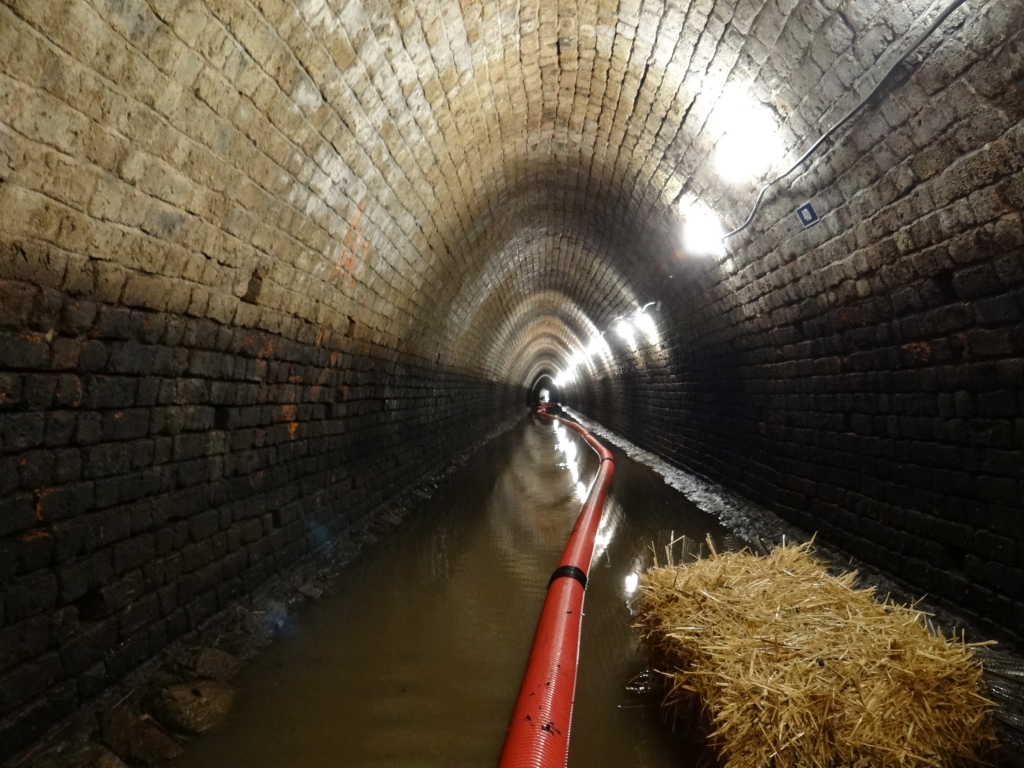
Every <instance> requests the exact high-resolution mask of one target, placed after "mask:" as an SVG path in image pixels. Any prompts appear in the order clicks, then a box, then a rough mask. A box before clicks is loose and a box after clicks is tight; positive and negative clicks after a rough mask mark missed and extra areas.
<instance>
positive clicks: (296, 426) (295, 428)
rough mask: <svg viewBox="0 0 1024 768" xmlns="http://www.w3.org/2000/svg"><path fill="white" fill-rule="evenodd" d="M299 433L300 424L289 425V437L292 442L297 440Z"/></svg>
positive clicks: (294, 422) (291, 423)
mask: <svg viewBox="0 0 1024 768" xmlns="http://www.w3.org/2000/svg"><path fill="white" fill-rule="evenodd" d="M298 431H299V422H297V421H293V422H290V423H289V424H288V435H289V436H290V437H291V439H292V440H294V439H295V433H296V432H298Z"/></svg>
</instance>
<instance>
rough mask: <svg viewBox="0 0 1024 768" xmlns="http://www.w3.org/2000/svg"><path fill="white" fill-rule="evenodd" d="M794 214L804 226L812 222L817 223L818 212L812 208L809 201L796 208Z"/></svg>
mask: <svg viewBox="0 0 1024 768" xmlns="http://www.w3.org/2000/svg"><path fill="white" fill-rule="evenodd" d="M796 216H797V218H798V219H800V223H801V224H803V225H804V227H809V226H811V225H812V224H817V223H818V212H817V211H815V210H814V206H813V205H811V204H810V203H807V205H805V206H802V207H801V208H797V209H796Z"/></svg>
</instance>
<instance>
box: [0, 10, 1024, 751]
mask: <svg viewBox="0 0 1024 768" xmlns="http://www.w3.org/2000/svg"><path fill="white" fill-rule="evenodd" d="M939 10H941V7H940V4H938V3H932V2H929V1H928V0H892V1H891V2H881V1H880V0H693V1H692V2H687V1H686V0H481V1H479V2H477V1H475V0H461V1H458V2H457V1H456V0H391V2H386V1H385V0H2V2H0V745H2V746H0V759H3V758H4V757H6V756H9V755H10V754H12V753H13V752H14V751H16V750H17V749H19V748H21V747H23V746H25V745H26V744H28V743H30V742H31V741H32V740H33V739H35V738H37V737H38V736H39V735H40V734H41V733H42V732H44V731H45V730H46V729H47V728H48V727H49V726H50V725H51V724H53V723H54V722H56V721H57V720H59V719H60V718H62V717H63V716H65V715H67V714H68V713H70V712H72V711H73V710H75V708H76V707H78V706H79V705H81V704H82V703H84V702H86V701H88V700H90V699H91V698H92V697H94V696H95V695H96V694H97V693H98V692H100V691H102V690H103V689H104V688H105V687H107V686H109V685H110V684H112V683H114V682H116V681H117V680H119V679H120V678H122V677H123V676H124V675H125V674H126V673H127V672H128V671H130V670H132V669H133V668H135V667H137V666H138V665H139V664H140V663H141V662H143V661H145V660H146V659H148V658H150V657H152V656H153V655H154V654H156V653H158V652H159V651H160V650H161V649H163V648H165V647H166V646H167V644H168V643H170V642H172V641H173V640H175V639H176V638H178V637H180V636H182V635H183V634H184V633H186V632H188V631H189V630H190V629H192V628H195V627H196V626H197V625H199V624H200V623H201V622H203V621H204V620H205V619H207V618H208V617H210V616H212V615H214V614H216V613H217V612H218V611H221V610H223V609H225V608H227V607H228V606H230V605H232V604H233V603H234V602H235V601H237V600H239V599H241V598H243V597H244V596H245V595H246V594H248V593H250V592H251V591H252V590H254V589H255V588H256V587H258V586H259V585H261V584H262V583H263V582H265V580H266V579H267V578H268V577H269V576H270V575H272V574H274V573H275V572H277V571H279V570H280V569H282V568H283V567H285V566H287V565H289V564H291V563H294V562H296V561H298V560H300V559H301V558H302V557H303V556H304V554H306V553H308V552H310V551H311V550H313V549H315V548H316V547H317V546H318V545H320V544H321V543H323V542H325V541H328V540H330V538H331V536H332V535H333V534H334V533H335V532H337V531H339V530H341V529H342V528H344V526H345V525H346V523H347V522H349V521H352V520H354V519H356V518H357V517H359V516H361V515H363V514H365V513H366V512H367V511H369V510H371V509H372V508H374V507H375V506H377V505H379V504H380V503H382V502H383V501H385V500H387V499H389V498H391V497H392V496H394V495H395V494H396V493H398V492H399V491H401V490H402V489H403V488H406V487H408V486H410V485H411V484H412V483H414V482H415V481H416V480H417V479H418V478H420V477H422V476H424V475H425V474H426V473H429V472H431V471H434V470H437V469H438V468H439V467H443V466H444V465H445V464H446V462H448V461H449V460H450V458H451V457H452V456H454V455H455V454H456V453H458V452H459V451H461V450H465V449H466V448H467V447H468V446H470V445H471V444H472V443H473V441H474V440H476V439H477V438H478V437H479V436H480V435H482V434H484V433H485V432H487V431H488V430H489V429H491V428H493V427H494V426H496V425H497V424H499V423H501V422H503V421H505V420H508V419H509V418H511V417H513V416H515V415H517V414H525V412H526V410H525V403H526V401H527V400H528V399H529V396H530V393H531V392H532V391H534V390H535V389H536V385H538V382H543V383H544V384H545V385H550V388H551V391H552V392H553V393H556V396H557V397H558V398H559V399H560V400H561V401H562V402H564V403H566V404H568V405H571V406H572V407H574V408H576V409H577V410H579V411H580V412H582V413H583V414H586V415H587V416H589V417H591V418H593V419H594V420H596V421H598V422H599V423H601V424H603V425H605V426H606V427H608V428H609V429H612V430H614V431H616V432H618V433H620V434H621V435H624V436H625V437H627V438H628V439H630V440H632V441H633V442H635V443H637V444H638V445H640V446H641V447H643V448H646V449H648V450H650V451H653V452H655V453H657V454H659V455H660V456H662V457H663V458H665V459H666V460H668V461H670V462H671V463H673V464H675V465H677V466H679V467H682V468H684V469H686V470H689V471H692V472H696V473H698V474H700V475H703V476H705V477H707V478H709V479H711V480H713V481H715V482H717V483H719V484H721V485H722V486H724V487H725V488H727V489H730V490H731V491H734V492H737V493H739V494H741V495H743V496H745V497H746V498H748V499H749V500H751V501H753V502H756V503H758V504H761V505H763V506H765V507H767V508H769V509H771V510H773V511H775V512H776V513H778V514H779V515H781V516H782V517H783V518H785V519H786V520H788V521H790V522H792V523H795V524H796V525H798V526H800V527H801V528H803V529H805V530H806V531H808V532H817V535H818V536H819V538H820V539H821V540H823V541H826V542H828V543H830V544H832V545H834V546H837V547H839V548H841V549H842V550H844V551H846V552H849V553H850V554H852V555H854V556H856V557H857V558H859V559H861V560H863V561H865V562H867V563H870V564H872V565H875V566H878V567H879V568H881V569H883V570H884V571H886V572H887V573H890V574H892V575H893V576H896V577H898V578H900V579H902V580H904V581H905V582H907V583H908V584H910V585H911V587H912V588H913V589H914V590H916V591H917V592H919V593H929V594H932V595H936V596H939V597H941V598H944V599H945V600H948V601H950V602H951V603H953V604H956V605H958V606H960V607H961V608H962V609H964V610H968V611H971V612H973V613H974V614H976V615H978V616H980V617H983V618H986V619H988V620H991V621H993V622H995V623H996V624H998V625H1001V626H1002V627H1003V628H1005V629H1006V630H1007V631H1008V632H1009V633H1011V634H1015V635H1016V636H1017V637H1020V636H1022V635H1024V511H1022V498H1024V391H1022V382H1024V322H1022V313H1024V230H1022V224H1021V209H1022V207H1024V170H1022V168H1024V2H1021V0H968V1H967V2H966V3H963V4H962V5H961V6H960V7H958V8H957V9H956V10H955V12H953V13H952V15H950V16H949V18H948V19H947V20H945V22H944V23H943V24H942V25H941V26H939V27H938V29H937V30H936V31H935V33H934V34H933V35H931V36H930V37H929V38H928V39H927V40H926V41H925V42H924V43H923V44H922V45H921V46H920V47H919V48H918V49H916V50H914V52H913V53H912V55H911V56H910V57H909V58H908V59H907V60H906V61H905V62H903V63H902V64H900V65H899V66H898V67H897V68H896V70H895V71H894V72H893V74H892V76H891V77H889V78H887V79H885V80H884V81H883V80H882V76H883V74H884V73H885V72H886V70H887V68H888V67H889V65H890V64H891V63H892V62H893V61H894V57H898V56H899V55H900V54H901V53H902V52H903V51H904V50H905V49H906V47H907V46H908V45H909V44H910V43H911V42H912V41H913V39H914V38H915V36H916V35H918V33H919V31H920V30H921V29H922V27H923V26H927V24H928V23H929V20H930V19H933V18H934V17H935V15H936V14H937V13H938V11H939ZM879 84H880V87H879V89H878V90H877V92H875V93H873V94H872V89H874V88H875V86H876V85H879ZM869 94H872V95H871V97H870V99H869V100H868V103H867V104H866V105H865V107H864V108H863V110H861V112H860V113H859V114H858V115H857V116H856V117H855V119H853V120H851V121H850V122H849V123H848V124H846V125H844V126H843V127H842V129H841V130H839V131H838V132H836V133H835V134H834V135H833V136H831V137H830V138H829V139H828V141H826V142H825V143H824V145H823V146H822V147H821V148H820V149H819V150H818V151H817V152H816V153H815V154H814V155H813V156H812V157H811V158H809V159H808V160H807V162H805V163H804V164H803V165H801V166H800V167H799V168H798V169H797V170H796V171H795V172H794V173H793V174H792V175H790V176H789V177H788V178H787V179H785V180H784V181H783V182H780V183H779V184H777V185H775V186H774V187H773V188H772V190H771V191H770V192H769V194H768V195H766V198H765V202H764V204H763V205H762V206H761V208H760V209H759V210H758V211H757V213H756V215H755V216H754V218H753V220H752V222H751V224H750V226H749V227H748V228H746V229H745V230H743V231H742V232H740V233H738V234H736V235H735V236H732V237H730V238H728V239H727V240H725V241H724V242H723V241H722V240H721V235H722V234H723V232H724V231H727V230H729V229H732V228H734V227H736V226H738V225H739V224H741V223H743V221H744V220H745V219H746V218H747V216H748V214H749V212H750V210H751V208H752V206H753V203H754V199H755V197H756V196H757V190H758V189H759V187H760V186H761V185H762V184H763V183H764V182H766V181H768V180H770V179H771V178H773V177H774V176H775V175H777V173H778V172H780V171H781V170H784V169H785V168H786V167H787V166H788V165H789V164H791V163H792V162H793V161H795V160H796V159H797V158H798V157H799V156H800V154H801V153H803V152H804V151H805V150H806V149H807V148H808V147H810V146H811V145H812V144H813V143H814V142H815V141H816V140H817V138H818V137H819V136H821V135H822V134H823V133H824V132H825V131H826V130H827V129H828V128H829V127H830V126H831V125H832V124H833V123H835V122H836V121H837V120H838V119H839V118H840V117H841V116H842V115H843V114H844V113H845V112H846V111H847V110H849V109H851V108H852V107H853V106H854V105H856V104H857V103H858V102H859V101H860V100H861V99H862V98H864V97H865V96H867V95H869Z"/></svg>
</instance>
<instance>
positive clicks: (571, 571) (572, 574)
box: [548, 565, 587, 589]
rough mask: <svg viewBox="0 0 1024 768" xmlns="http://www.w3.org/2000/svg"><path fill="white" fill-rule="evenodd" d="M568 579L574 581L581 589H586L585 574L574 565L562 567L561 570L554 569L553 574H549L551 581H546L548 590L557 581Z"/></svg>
mask: <svg viewBox="0 0 1024 768" xmlns="http://www.w3.org/2000/svg"><path fill="white" fill-rule="evenodd" d="M563 577H568V578H570V579H576V581H578V582H579V583H580V584H582V585H583V588H584V589H586V588H587V574H585V573H584V572H583V571H582V570H580V569H579V568H577V567H576V566H575V565H563V566H562V567H561V568H556V569H555V572H554V573H552V574H551V580H550V581H548V588H549V589H550V588H551V585H552V584H554V583H555V581H557V580H558V579H561V578H563Z"/></svg>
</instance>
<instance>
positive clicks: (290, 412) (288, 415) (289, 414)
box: [281, 404, 298, 421]
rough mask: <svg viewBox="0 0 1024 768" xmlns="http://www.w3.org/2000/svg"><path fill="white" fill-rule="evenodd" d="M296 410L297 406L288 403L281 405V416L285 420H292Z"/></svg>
mask: <svg viewBox="0 0 1024 768" xmlns="http://www.w3.org/2000/svg"><path fill="white" fill-rule="evenodd" d="M297 412H298V406H295V405H292V404H289V405H282V406H281V416H282V417H283V418H284V420H285V421H294V420H295V414H296V413H297Z"/></svg>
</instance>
